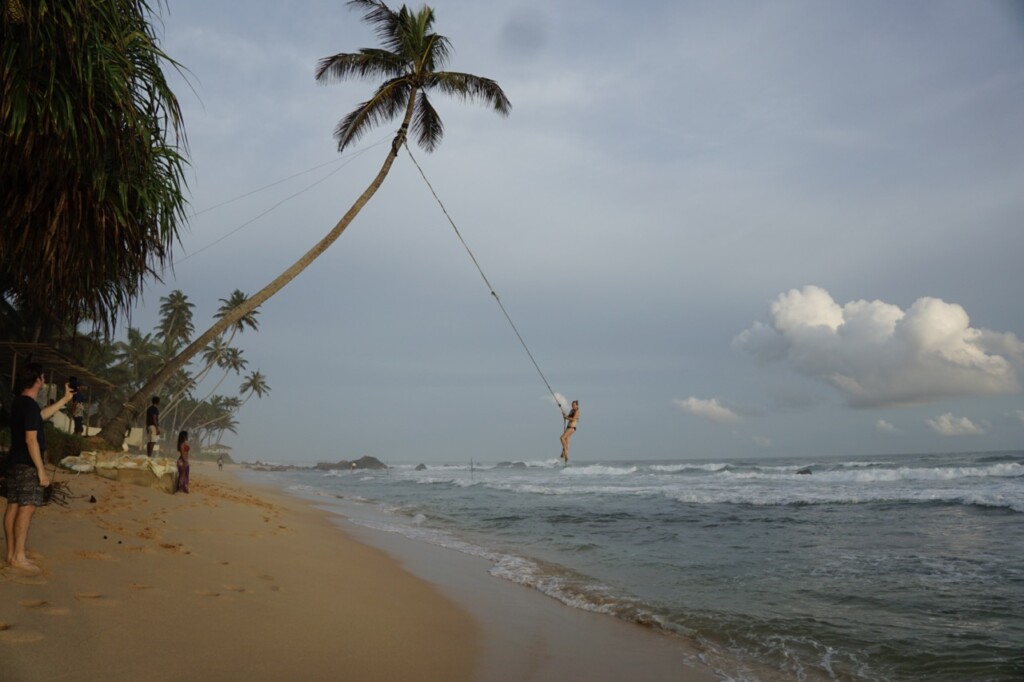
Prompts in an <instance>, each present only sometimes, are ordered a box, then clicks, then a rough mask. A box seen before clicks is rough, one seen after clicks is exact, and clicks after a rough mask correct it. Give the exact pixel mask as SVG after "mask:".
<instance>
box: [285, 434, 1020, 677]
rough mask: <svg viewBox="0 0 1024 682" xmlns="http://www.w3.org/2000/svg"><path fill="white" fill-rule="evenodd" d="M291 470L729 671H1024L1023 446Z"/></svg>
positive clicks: (351, 511)
mask: <svg viewBox="0 0 1024 682" xmlns="http://www.w3.org/2000/svg"><path fill="white" fill-rule="evenodd" d="M277 476H280V477H281V482H282V483H284V484H285V485H286V487H288V488H290V489H291V490H292V491H293V492H295V493H298V494H301V495H305V496H311V495H312V496H315V497H320V498H321V499H330V500H332V502H338V501H340V502H341V503H343V504H344V505H346V506H345V507H344V509H343V510H342V513H344V515H345V516H346V517H347V518H349V519H350V521H352V522H354V523H359V524H362V525H365V526H370V527H373V528H376V529H378V530H383V531H388V532H395V533H402V534H404V535H407V536H409V537H412V538H417V539H419V540H422V541H427V542H432V543H436V544H439V545H442V546H445V547H448V548H450V549H451V550H453V551H461V552H466V553H469V554H473V555H476V556H480V557H484V558H487V559H489V560H490V561H491V573H492V574H494V575H496V576H500V577H501V578H505V579H508V580H512V581H515V582H517V583H521V584H524V585H528V586H530V587H533V588H535V589H537V590H539V591H541V592H543V593H545V594H547V595H549V596H551V597H553V598H555V599H558V600H560V601H562V602H564V603H565V604H567V605H569V606H571V607H575V608H580V609H587V610H591V611H597V612H601V613H606V614H609V615H610V616H613V617H617V618H622V619H625V620H628V621H632V622H637V623H641V624H645V625H648V626H650V627H652V628H657V629H660V630H664V631H666V632H669V633H673V634H677V635H679V636H683V637H686V638H689V639H691V640H694V641H696V642H698V643H699V645H700V649H701V650H702V651H703V652H704V653H703V654H702V658H703V659H704V661H705V662H706V663H707V664H708V665H710V666H711V667H712V669H714V670H715V671H716V672H717V673H718V674H719V675H720V676H721V677H722V678H723V679H730V680H761V679H766V678H768V677H778V678H781V679H793V680H929V681H936V680H956V681H958V682H959V681H963V680H970V681H975V680H978V681H980V680H993V681H994V680H1022V679H1024V452H1004V453H970V454H928V455H907V456H875V457H869V458H843V459H797V458H791V459H770V460H769V459H757V460H736V461H731V460H722V461H658V462H651V461H620V462H586V461H576V462H573V463H572V465H571V466H569V467H563V466H562V465H561V463H560V462H559V461H558V460H555V459H551V460H543V461H531V460H523V461H519V462H493V463H486V462H478V463H473V464H471V463H469V462H467V463H464V464H449V465H429V464H428V465H426V468H417V467H416V466H415V465H413V464H391V463H389V468H388V470H386V471H366V470H359V471H333V472H326V473H325V472H320V471H313V470H305V471H294V472H288V473H284V474H277ZM765 671H773V673H772V675H767V674H766V672H765Z"/></svg>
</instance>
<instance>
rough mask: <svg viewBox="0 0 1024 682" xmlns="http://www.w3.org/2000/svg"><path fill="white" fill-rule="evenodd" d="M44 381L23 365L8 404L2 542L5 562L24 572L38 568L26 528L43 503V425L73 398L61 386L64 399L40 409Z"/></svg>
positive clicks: (40, 372)
mask: <svg viewBox="0 0 1024 682" xmlns="http://www.w3.org/2000/svg"><path fill="white" fill-rule="evenodd" d="M44 383H45V379H44V377H43V368H42V367H41V366H40V365H38V364H35V363H29V364H28V365H26V366H25V368H24V369H23V370H22V372H21V373H20V374H19V376H18V380H17V383H16V385H15V388H16V390H18V391H20V393H19V395H18V396H17V397H15V398H14V401H13V402H12V403H11V452H10V455H8V458H7V472H6V473H7V484H6V495H7V509H6V510H5V511H4V539H5V540H6V543H7V563H8V564H10V565H11V566H12V567H13V568H16V569H18V570H20V571H24V572H27V573H38V572H39V571H40V568H39V567H38V566H37V565H35V564H34V563H32V562H31V561H29V559H28V557H27V556H26V555H25V543H26V542H27V540H28V529H29V526H30V525H31V523H32V515H33V514H34V513H35V511H36V507H41V506H42V505H44V504H46V501H47V500H46V488H47V487H48V486H49V485H50V476H49V474H47V473H46V467H45V465H44V459H43V458H44V456H45V454H46V432H45V431H44V430H43V422H45V421H46V420H47V419H49V418H50V417H52V416H53V415H54V414H56V412H57V410H59V409H61V408H62V407H64V406H65V405H67V404H68V403H69V402H70V401H71V399H72V398H73V397H74V395H75V394H74V392H73V391H72V390H71V386H69V385H65V386H64V397H63V398H61V399H60V400H58V401H56V402H53V403H51V404H49V405H47V406H46V407H44V408H42V409H40V407H39V403H38V402H37V401H36V399H37V398H38V396H39V391H40V389H42V387H43V384H44Z"/></svg>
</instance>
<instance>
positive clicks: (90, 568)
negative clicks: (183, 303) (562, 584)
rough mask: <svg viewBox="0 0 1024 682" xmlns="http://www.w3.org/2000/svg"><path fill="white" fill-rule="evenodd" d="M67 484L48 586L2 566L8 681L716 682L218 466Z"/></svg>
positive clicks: (475, 569)
mask: <svg viewBox="0 0 1024 682" xmlns="http://www.w3.org/2000/svg"><path fill="white" fill-rule="evenodd" d="M229 469H230V467H229ZM58 480H60V481H64V482H67V483H69V484H70V486H71V491H72V493H73V494H74V495H75V499H73V500H72V502H71V504H70V506H69V507H68V508H60V507H56V506H49V507H45V508H43V509H41V510H39V511H38V512H37V514H36V516H35V518H34V520H33V526H32V532H31V534H30V537H29V545H30V550H31V552H30V556H31V555H32V553H33V552H34V553H35V555H36V557H37V563H39V564H40V565H41V566H42V567H43V569H44V570H43V573H42V574H41V575H38V576H26V575H24V574H23V573H21V572H19V571H16V570H14V569H11V568H9V567H7V568H3V569H0V680H2V681H3V682H36V681H40V682H43V681H46V682H52V681H54V680H76V681H79V680H93V679H115V680H120V679H125V680H129V679H130V680H141V681H148V680H182V679H195V680H200V681H207V680H208V681H213V682H216V681H220V680H244V681H246V682H258V681H261V680H268V681H269V680H389V681H403V680H422V681H424V682H430V681H431V680H439V681H440V680H445V681H458V680H479V681H481V682H504V681H506V680H507V681H509V682H511V681H513V680H535V681H538V682H539V681H542V680H567V679H569V680H574V679H586V680H593V681H595V682H597V681H611V680H620V679H623V680H624V679H629V680H632V679H644V680H686V681H693V680H712V679H715V678H714V676H712V675H710V674H709V673H707V672H705V671H698V670H696V669H694V668H693V667H691V666H692V665H694V664H695V658H694V653H695V652H693V651H692V650H689V649H685V648H684V647H683V645H682V644H681V642H680V641H677V640H675V639H674V638H669V637H663V636H660V635H657V634H654V633H651V632H650V631H648V630H645V629H643V628H640V627H637V626H632V625H629V624H626V623H621V622H619V621H616V620H615V619H612V618H609V617H605V616H598V615H595V614H588V613H583V612H579V611H576V610H575V609H570V608H568V607H565V606H562V605H560V604H558V603H557V602H555V601H553V600H551V599H548V598H547V597H544V596H543V595H540V594H538V593H535V592H533V591H532V590H529V589H527V588H523V587H520V586H517V585H512V584H511V583H507V582H505V581H502V580H500V579H497V578H493V577H491V576H489V575H487V574H486V571H485V567H481V566H478V565H476V564H474V563H473V562H474V561H475V560H469V559H468V558H463V559H458V558H456V557H453V556H452V555H453V554H454V553H452V552H449V551H447V550H442V549H440V548H436V547H430V546H417V545H416V544H415V543H412V542H410V541H407V540H404V539H401V538H389V537H383V536H384V535H385V534H378V536H376V537H373V538H371V537H363V536H362V532H361V533H360V537H359V540H356V539H354V538H353V537H352V535H351V529H348V528H346V529H345V530H344V531H343V530H339V528H338V524H337V522H336V521H337V518H338V517H336V516H334V515H332V514H330V513H328V512H326V511H323V510H320V509H317V508H316V507H315V506H314V505H313V504H311V503H309V502H307V501H304V500H301V499H298V498H294V497H291V496H288V495H285V494H283V493H280V492H277V491H275V490H273V489H271V488H266V487H263V486H260V485H254V484H252V483H248V482H243V481H241V480H239V479H238V478H237V477H236V476H235V475H234V474H233V473H232V472H230V471H228V470H226V471H224V472H220V471H218V470H217V469H216V467H215V466H214V465H211V464H206V463H199V462H196V463H194V464H193V467H192V493H191V494H189V495H184V494H178V495H168V494H166V493H164V492H161V491H158V490H156V489H151V488H145V487H139V486H135V485H131V484H127V483H119V482H115V481H109V480H106V479H103V478H99V477H97V476H92V475H87V474H86V475H78V476H74V475H68V474H66V473H60V474H58ZM90 496H94V497H95V498H96V502H95V503H90V502H89V501H88V500H89V498H90ZM364 532H365V531H364ZM371 541H374V544H375V545H377V547H374V546H371V545H370V544H367V542H371ZM382 548H383V549H382ZM385 550H386V551H385ZM392 555H393V556H395V557H397V558H392ZM403 564H404V565H403ZM410 571H411V572H410ZM414 573H415V575H414ZM417 576H419V577H417ZM698 665H699V664H698Z"/></svg>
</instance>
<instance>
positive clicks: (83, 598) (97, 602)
mask: <svg viewBox="0 0 1024 682" xmlns="http://www.w3.org/2000/svg"><path fill="white" fill-rule="evenodd" d="M75 599H77V600H78V601H80V602H82V603H83V604H91V605H94V606H116V605H117V603H118V602H117V601H116V600H114V599H108V598H107V597H105V596H104V595H102V594H100V593H99V592H79V593H78V594H76V595H75Z"/></svg>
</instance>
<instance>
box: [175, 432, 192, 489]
mask: <svg viewBox="0 0 1024 682" xmlns="http://www.w3.org/2000/svg"><path fill="white" fill-rule="evenodd" d="M191 449H192V448H191V446H189V444H188V431H182V432H181V433H179V434H178V490H177V492H179V493H187V492H188V453H189V450H191Z"/></svg>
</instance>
